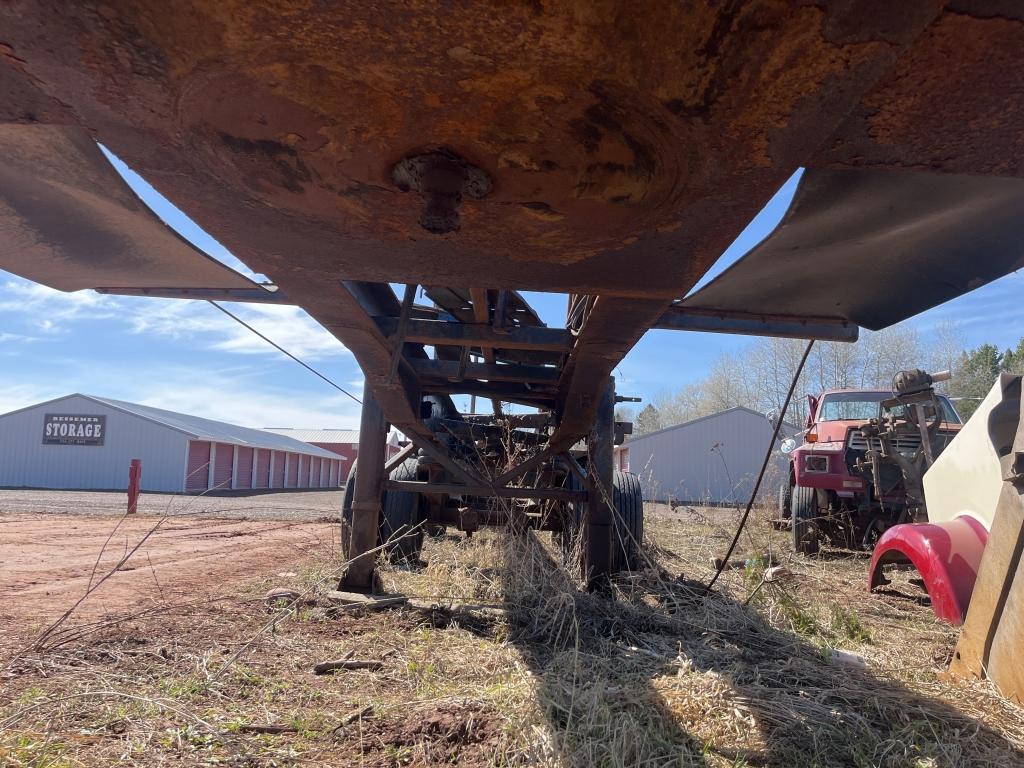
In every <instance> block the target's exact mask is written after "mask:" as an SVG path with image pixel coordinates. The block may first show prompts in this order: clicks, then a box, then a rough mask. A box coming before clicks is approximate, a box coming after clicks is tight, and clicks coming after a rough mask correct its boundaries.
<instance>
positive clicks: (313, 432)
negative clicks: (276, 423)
mask: <svg viewBox="0 0 1024 768" xmlns="http://www.w3.org/2000/svg"><path fill="white" fill-rule="evenodd" d="M263 431H265V432H273V433H274V434H275V435H285V436H287V437H292V438H295V439H296V440H301V441H302V442H304V443H351V444H352V445H356V444H358V443H359V430H358V429H292V428H291V427H264V428H263Z"/></svg>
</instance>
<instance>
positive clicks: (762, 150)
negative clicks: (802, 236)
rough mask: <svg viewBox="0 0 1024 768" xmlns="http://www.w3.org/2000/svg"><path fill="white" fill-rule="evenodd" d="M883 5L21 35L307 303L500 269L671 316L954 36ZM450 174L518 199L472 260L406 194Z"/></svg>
mask: <svg viewBox="0 0 1024 768" xmlns="http://www.w3.org/2000/svg"><path fill="white" fill-rule="evenodd" d="M869 5H870V6H871V7H870V8H869V9H858V4H856V3H854V4H850V3H842V4H838V6H837V7H836V9H830V8H821V7H818V6H816V5H813V4H806V5H803V4H798V5H794V4H793V3H791V2H788V0H787V1H786V2H783V1H781V0H778V1H775V2H772V1H767V0H766V1H762V2H733V3H726V4H721V3H717V2H706V3H687V4H674V3H648V4H641V5H639V6H638V5H636V4H634V3H620V2H609V1H607V0H606V1H605V2H592V1H591V0H581V1H580V2H555V3H544V2H521V3H500V4H495V3H487V2H483V3H481V2H476V1H475V0H472V1H470V0H467V1H466V2H461V3H460V2H456V3H440V2H437V3H434V2H412V3H407V2H375V3H366V2H339V3H331V4H321V3H311V2H258V3H254V2H249V1H244V2H243V1H240V0H236V1H234V2H232V1H230V0H229V1H227V2H188V1H187V0H171V2H166V0H161V2H155V1H153V0H150V1H149V2H118V1H117V0H115V1H114V2H105V3H103V4H94V3H76V4H73V5H69V4H66V3H47V2H13V3H8V4H6V5H5V6H4V9H3V11H2V16H0V18H2V19H3V25H2V29H3V36H4V39H3V42H4V43H6V44H7V46H8V47H9V48H10V51H11V53H10V56H14V57H17V59H18V60H19V61H20V62H23V64H21V66H22V67H23V68H24V72H25V73H26V74H27V76H28V77H30V78H31V79H32V80H33V82H35V83H36V84H38V85H39V86H40V88H41V89H42V90H43V91H44V92H45V93H46V94H48V95H49V96H51V97H52V98H53V99H55V100H56V101H57V102H59V103H61V104H65V105H67V106H68V108H69V109H70V110H71V111H72V113H73V114H74V116H75V118H76V119H78V120H79V121H81V122H82V123H83V124H84V125H85V126H87V127H88V128H89V129H91V130H92V131H94V133H95V135H96V136H97V137H98V138H100V139H101V140H102V141H104V143H106V144H107V145H108V146H109V147H111V149H112V150H113V151H114V152H115V153H117V154H118V155H119V156H120V157H122V159H124V160H125V161H126V162H127V163H128V164H129V165H130V166H131V167H132V168H134V169H135V170H136V171H138V172H139V173H141V174H142V175H143V176H144V177H145V178H147V179H148V180H149V181H150V182H151V183H153V184H154V185H155V186H156V187H157V188H158V189H160V190H161V191H162V192H164V193H165V194H166V195H167V196H168V197H170V198H171V199H172V200H175V201H176V202H178V203H179V204H181V205H182V206H183V207H184V208H185V209H186V210H187V211H188V212H190V213H192V214H194V215H195V216H196V217H197V219H198V221H199V222H200V223H201V224H202V225H203V226H204V227H205V228H207V229H208V230H210V231H211V232H213V233H215V234H217V235H218V236H219V237H220V238H221V239H222V241H224V242H225V244H226V245H228V246H229V247H230V248H231V249H232V250H233V251H235V252H236V254H237V255H239V256H240V257H242V258H243V259H245V260H246V261H247V262H249V261H251V262H252V263H251V264H250V266H253V267H254V268H256V269H259V270H260V271H261V272H264V273H265V274H270V275H272V276H274V278H275V279H277V280H278V281H279V282H281V283H282V285H283V284H284V280H283V275H284V274H285V273H288V272H290V271H293V270H294V271H302V272H303V273H304V274H306V275H310V276H312V275H322V276H323V277H324V278H337V277H344V278H345V279H353V280H371V281H396V280H401V281H409V282H417V283H421V284H443V285H464V284H467V282H468V280H467V278H469V277H471V276H477V275H478V274H479V272H480V270H481V269H482V268H486V271H487V272H488V273H489V277H490V283H491V284H493V285H496V286H507V287H513V288H527V289H530V288H533V289H536V288H547V289H550V290H576V291H579V292H592V293H598V292H602V291H604V292H616V293H625V294H631V295H636V296H648V297H650V296H655V295H660V296H664V297H665V298H670V297H672V296H674V295H675V294H677V293H678V291H679V290H680V288H681V287H684V286H685V284H686V283H687V282H688V281H692V280H695V279H696V277H697V276H699V274H700V273H701V272H702V271H703V270H704V268H706V266H707V265H708V264H709V263H710V261H711V260H712V259H714V258H715V257H717V255H718V254H719V253H720V251H721V248H722V245H723V243H727V242H728V240H730V239H731V238H732V237H733V236H734V235H735V234H736V232H737V231H738V228H739V227H741V226H742V224H745V223H746V221H747V220H749V214H750V213H751V212H752V211H754V210H756V209H757V208H758V207H759V206H760V205H761V204H762V203H763V202H764V201H765V199H767V197H768V196H769V195H770V194H771V193H772V192H773V191H774V190H775V188H777V186H778V185H779V184H780V183H781V181H782V180H784V179H785V178H786V177H787V176H788V175H789V173H791V172H792V170H793V169H794V168H795V167H796V166H797V165H799V164H800V163H801V162H803V161H804V160H805V159H806V154H807V152H808V151H809V149H810V148H812V147H813V146H814V145H816V144H817V143H818V142H819V141H821V140H822V139H824V138H825V137H826V136H827V134H828V132H829V131H830V130H831V128H833V127H834V126H835V125H836V124H837V123H838V122H839V120H840V119H841V118H843V117H844V116H845V115H846V113H847V112H848V110H849V106H850V103H851V101H853V100H854V99H856V98H859V97H861V96H862V95H863V94H864V93H865V92H866V91H867V89H868V88H869V87H870V86H871V85H873V84H874V82H875V81H876V80H877V78H878V77H879V76H880V75H881V74H882V73H883V72H884V71H886V70H887V69H888V68H889V67H891V66H892V65H893V64H894V63H895V61H896V58H897V56H898V54H899V52H900V50H901V47H902V46H904V45H906V44H907V43H909V42H910V41H912V40H913V39H914V38H915V37H916V36H917V35H918V34H919V33H920V32H921V31H922V30H923V29H924V27H925V25H926V24H927V23H928V22H929V21H930V20H931V17H932V15H933V14H934V13H935V12H936V11H937V4H934V3H922V4H915V8H916V9H917V10H915V11H914V12H908V11H907V10H906V9H904V8H899V9H888V8H887V4H882V5H881V7H879V4H877V3H871V4H869ZM431 149H447V150H450V151H452V152H454V153H456V154H458V155H459V156H460V157H462V158H465V160H466V161H467V162H469V163H471V164H472V165H473V166H475V167H478V168H480V169H482V170H483V171H484V172H485V173H486V174H487V176H488V177H489V178H490V179H491V180H492V182H493V190H492V192H491V193H490V194H489V195H487V196H486V197H485V198H483V199H482V200H478V201H474V200H469V199H467V200H466V201H465V202H464V204H463V206H462V210H461V219H462V226H461V229H460V230H459V232H458V234H454V233H453V234H451V235H443V236H440V237H437V236H430V235H428V233H426V232H424V230H423V229H422V227H421V226H420V223H419V219H420V215H421V212H422V202H421V200H419V199H418V196H416V195H409V194H403V193H402V192H401V191H400V190H399V189H397V187H396V185H395V184H394V183H393V180H392V178H391V173H392V169H394V167H395V166H396V164H398V163H399V161H401V160H402V159H403V158H405V157H407V156H409V155H410V154H415V153H417V152H423V151H428V150H431ZM485 260H486V261H485ZM624 265H631V268H629V269H624V268H623V266H624ZM641 265H642V267H641ZM638 267H641V268H638ZM651 272H656V273H657V274H658V275H659V277H660V278H661V279H659V280H658V281H652V280H650V279H649V275H650V273H651ZM289 293H290V294H293V293H294V291H289Z"/></svg>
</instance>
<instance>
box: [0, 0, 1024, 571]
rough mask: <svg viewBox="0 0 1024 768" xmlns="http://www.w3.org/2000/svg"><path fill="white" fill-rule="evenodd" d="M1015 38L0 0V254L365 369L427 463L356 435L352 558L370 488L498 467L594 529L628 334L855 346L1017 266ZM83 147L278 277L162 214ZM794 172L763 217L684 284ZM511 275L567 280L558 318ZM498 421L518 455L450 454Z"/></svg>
mask: <svg viewBox="0 0 1024 768" xmlns="http://www.w3.org/2000/svg"><path fill="white" fill-rule="evenodd" d="M1022 50H1024V9H1020V8H1018V6H1017V4H1013V3H1006V2H981V1H980V0H950V1H949V2H942V1H940V0H932V1H930V2H905V3H878V2H870V1H865V2H858V1H857V0H843V1H840V2H831V3H830V2H802V3H794V2H789V1H788V0H787V1H785V2H783V1H782V0H778V1H774V0H760V1H757V0H733V1H732V2H712V1H711V0H708V1H707V2H703V3H702V2H696V3H642V4H636V3H626V2H616V1H615V0H604V1H603V2H602V1H600V0H598V1H595V0H581V1H580V2H545V1H544V0H533V1H532V2H521V3H485V2H475V0H467V1H466V2H412V3H409V2H377V3H366V2H337V3H329V4H324V3H310V2H287V1H285V0H281V1H280V2H275V1H273V0H267V1H265V2H251V1H246V2H240V1H239V0H222V1H220V2H204V1H202V0H192V1H191V2H190V1H189V0H161V1H160V2H155V1H153V0H141V1H137V2H119V1H118V0H108V1H107V2H104V3H98V4H94V3H88V2H83V3H74V4H68V3H60V2H19V1H18V0H14V1H13V2H8V3H5V4H4V5H3V6H2V7H0V158H2V160H3V162H2V163H0V267H3V268H4V269H8V270H10V271H12V272H15V273H17V274H20V275H23V276H25V277H28V278H30V279H33V280H37V281H39V282H42V283H45V284H48V285H51V286H54V287H57V288H60V289H62V290H77V289H82V288H93V289H97V290H102V291H105V292H108V293H120V294H129V295H150V296H170V297H179V298H219V299H224V300H236V301H275V302H288V303H291V304H296V305H298V306H301V307H302V308H303V309H305V310H306V311H308V312H309V313H310V314H311V315H312V316H313V317H314V318H316V319H317V320H318V321H319V322H320V323H321V324H322V325H323V326H324V327H325V328H327V329H328V330H329V331H330V332H331V333H333V334H334V335H335V336H336V337H337V338H338V339H339V340H340V341H341V342H343V343H344V344H345V345H346V346H347V347H348V348H349V349H350V350H351V351H352V352H353V354H354V355H355V356H356V358H357V360H358V361H359V364H360V366H361V367H362V369H363V371H364V372H365V374H366V380H367V388H366V393H367V401H368V403H369V407H368V408H367V409H365V410H364V415H363V426H364V435H370V434H371V433H372V434H375V435H379V433H380V432H381V430H382V429H383V425H384V424H385V423H386V422H390V423H391V424H394V425H395V426H397V427H398V428H400V429H401V430H402V431H403V432H404V433H405V434H406V435H407V436H409V437H410V439H411V440H412V441H413V443H414V445H415V446H416V447H417V449H418V450H419V451H420V455H421V459H422V460H423V461H422V462H421V464H422V466H425V467H426V469H425V470H424V471H423V472H422V473H421V474H423V475H424V479H423V480H415V481H413V480H405V481H400V480H394V479H392V480H386V478H385V477H384V473H385V471H386V470H387V471H390V470H392V469H394V467H384V466H383V459H381V462H380V466H377V462H376V461H374V462H364V465H363V467H361V468H360V470H359V472H360V474H359V479H361V480H362V481H364V482H360V483H359V484H358V486H357V488H356V498H355V500H354V502H353V510H354V522H355V524H356V525H355V527H356V529H357V531H356V539H359V538H360V536H362V537H363V539H364V540H362V541H359V542H354V544H355V547H356V551H357V552H358V551H364V550H365V549H367V548H369V547H372V546H373V544H372V543H370V538H369V537H370V532H369V523H366V522H365V521H367V520H371V518H372V519H374V520H375V519H376V515H377V512H374V511H372V509H371V508H374V507H379V506H380V501H379V500H380V491H381V489H382V488H384V485H385V483H391V484H394V483H402V482H404V483H406V485H404V486H394V485H392V487H391V490H392V491H395V492H399V491H401V492H411V490H410V486H409V485H408V483H412V482H430V483H432V485H433V488H432V489H431V490H430V492H431V494H433V495H432V496H431V498H432V499H433V500H432V501H431V503H430V507H431V510H432V512H431V513H430V514H431V515H441V514H442V512H443V511H444V510H445V509H448V510H449V511H450V506H451V505H450V504H449V501H450V500H451V499H455V500H457V501H458V502H459V504H461V505H462V506H460V509H466V510H471V509H472V508H473V504H470V503H466V502H465V500H466V499H467V498H478V497H484V496H497V497H504V496H516V495H519V496H523V495H525V492H524V491H523V490H522V489H521V486H523V485H524V484H526V485H530V486H531V488H532V490H531V493H532V495H530V496H529V497H528V498H530V499H532V500H534V501H535V502H536V501H545V500H546V501H548V502H552V503H554V502H558V503H561V504H563V505H565V504H570V505H571V504H576V503H586V504H587V505H588V506H587V510H588V511H587V512H586V513H585V515H584V517H585V519H586V525H587V528H588V530H590V531H591V532H593V531H594V530H597V528H599V527H600V526H605V527H607V525H609V523H608V516H609V515H612V514H614V504H613V503H612V501H611V500H610V498H609V494H608V492H607V491H608V490H609V489H610V484H611V478H610V472H611V469H610V458H609V456H608V455H606V454H609V455H610V450H611V441H612V440H613V439H614V425H613V424H612V423H611V420H610V408H611V407H613V400H612V398H611V395H610V394H609V392H610V389H609V386H608V382H609V377H610V374H611V372H612V370H613V369H614V367H615V366H616V364H617V363H618V362H619V361H620V360H621V359H622V357H623V356H624V355H625V354H626V353H627V352H628V351H629V349H630V348H631V347H632V346H633V345H634V344H635V343H636V342H637V340H638V339H639V338H640V337H641V336H642V335H643V334H644V333H645V332H646V331H647V330H648V329H651V328H655V327H658V328H673V329H681V330H711V331H721V332H732V333H762V334H769V335H781V336H792V337H801V338H828V339H839V340H847V341H852V340H854V339H856V334H857V329H858V327H859V326H863V327H867V328H873V329H876V328H881V327H885V326H887V325H889V324H892V323H894V322H897V321H899V320H901V319H904V318H906V317H909V316H911V315H913V314H916V313H918V312H920V311H923V310H924V309H927V308H929V307H931V306H935V305H936V304H938V303H941V302H943V301H946V300H948V299H950V298H953V297H955V296H958V295H960V294H962V293H964V292H966V291H968V290H971V289H973V288H975V287H978V286H979V285H982V284H984V283H986V282H988V281H990V280H992V279H994V278H996V277H999V276H1001V275H1004V274H1007V273H1008V272H1011V271H1013V270H1015V269H1017V268H1018V267H1020V266H1021V264H1022V263H1024V249H1022V246H1021V245H1020V244H1021V243H1022V242H1024V237H1022V236H1024V224H1022V221H1024V217H1021V216H1020V211H1021V209H1022V203H1024V179H1022V171H1024V167H1022V164H1024V131H1021V130H1020V120H1019V117H1018V111H1019V110H1020V108H1021V105H1024V80H1022V79H1021V78H1020V77H1019V75H1018V69H1019V57H1020V52H1021V51H1022ZM97 142H99V143H102V144H103V145H104V146H105V147H107V148H108V149H109V150H110V151H111V152H113V153H114V154H115V155H117V156H118V157H120V158H121V159H122V160H123V161H124V162H125V163H127V165H128V166H130V167H131V168H132V169H134V170H135V171H136V172H138V173H139V174H141V175H142V177H144V178H145V179H146V180H147V181H148V182H150V183H151V184H153V185H154V186H155V187H156V188H157V189H158V190H159V191H160V192H161V193H162V194H163V195H165V196H166V197H167V198H169V199H170V200H171V201H172V202H174V203H175V204H176V205H177V206H178V207H180V208H181V209H182V210H183V211H185V212H186V213H187V214H188V215H189V216H190V217H191V218H192V219H193V220H195V221H196V222H197V223H198V224H199V225H200V226H202V227H203V228H204V229H205V230H206V231H207V232H209V233H210V234H212V235H213V236H214V237H215V238H216V239H217V240H218V241H220V242H221V243H222V244H223V245H225V246H226V247H227V248H228V249H230V250H231V251H232V252H233V253H234V254H235V255H237V256H238V257H239V258H240V259H242V260H243V261H244V262H245V263H246V264H247V265H248V266H249V267H251V268H252V269H253V270H255V271H257V272H259V273H262V274H265V275H267V276H269V277H270V278H271V279H272V281H273V283H274V286H275V288H274V289H273V290H269V289H268V288H267V287H264V286H261V285H258V284H256V283H253V282H252V281H250V280H248V279H247V278H244V277H242V276H240V275H238V274H236V273H234V272H232V271H231V270H229V269H227V268H226V267H222V266H221V265H220V264H219V263H218V262H216V261H214V260H212V259H210V258H209V257H207V256H206V255H205V254H202V253H200V252H199V251H197V250H195V249H194V248H193V247H192V246H191V245H189V244H188V243H186V242H185V241H183V240H182V239H181V238H179V237H177V235H175V234H174V233H173V232H171V231H170V230H169V229H167V227H166V226H165V225H163V223H162V222H160V221H159V220H157V219H156V218H155V217H154V216H153V215H152V214H151V213H150V212H149V211H148V209H146V207H145V206H144V205H143V204H142V203H141V202H140V201H139V200H138V199H137V198H136V197H135V196H134V194H133V193H132V192H131V190H130V189H128V187H127V186H126V185H125V184H124V183H123V182H122V181H121V180H120V177H119V176H118V174H117V173H116V172H115V171H114V170H113V168H112V167H111V166H110V164H109V162H108V161H107V159H106V157H105V156H104V154H103V153H102V152H101V151H100V149H99V148H98V147H97ZM801 167H803V168H806V169H807V170H806V171H805V172H804V175H803V177H802V180H801V182H800V187H799V189H798V191H797V194H796V197H795V198H794V201H793V204H792V205H791V207H790V210H789V212H788V213H787V215H786V218H785V219H784V221H783V222H782V224H781V225H780V227H779V228H778V229H777V230H776V231H775V232H774V233H773V234H772V235H771V236H770V237H769V238H767V239H766V240H765V241H764V242H763V243H762V244H761V245H760V246H758V247H757V248H755V249H754V250H753V251H752V252H750V253H749V254H748V255H747V256H746V257H744V259H742V260H741V261H740V262H739V263H738V264H737V265H735V266H734V267H733V268H732V269H730V270H728V271H727V272H725V273H724V274H723V275H721V276H720V277H719V278H717V279H716V280H714V281H712V282H711V283H710V284H709V285H708V286H706V287H705V288H703V289H702V290H699V291H697V292H695V293H694V294H693V295H691V296H688V295H687V294H688V292H689V291H690V289H691V288H692V287H693V285H694V284H695V283H696V281H697V280H698V279H699V278H700V277H701V275H702V274H704V272H706V271H707V269H708V268H709V267H710V266H711V265H712V264H713V262H714V261H715V260H716V259H717V258H718V256H719V255H720V254H721V253H722V252H723V250H724V249H725V248H726V247H727V246H728V245H729V243H730V242H731V241H732V240H733V239H734V238H735V237H736V236H737V234H738V233H739V232H740V231H741V230H742V229H743V227H744V226H745V225H746V224H747V223H748V222H749V221H750V220H751V219H752V217H753V216H754V215H755V214H756V213H757V211H758V210H759V209H760V208H761V207H762V206H763V205H764V204H765V202H766V201H767V200H768V199H769V198H770V197H771V195H772V194H773V193H774V192H775V191H776V190H777V189H778V188H779V186H780V185H781V184H782V183H783V182H784V181H785V180H786V179H787V178H789V177H790V176H791V175H792V174H793V173H794V171H796V170H797V169H798V168H801ZM826 281H827V282H828V283H829V284H830V285H831V286H833V288H831V289H827V290H826V289H824V288H823V283H825V282H826ZM394 283H401V284H404V285H406V286H407V288H406V289H405V291H404V292H402V293H403V295H401V296H399V295H396V293H395V292H394V291H393V290H392V288H391V287H390V285H389V284H394ZM837 285H838V286H842V288H843V290H842V291H841V292H837V291H836V290H835V289H834V286H837ZM419 287H422V288H425V290H426V294H425V295H426V296H427V297H428V298H429V299H430V302H429V303H428V302H417V288H419ZM523 290H537V291H554V292H561V293H564V294H566V297H567V317H566V323H565V325H564V327H559V328H549V327H546V326H545V325H544V324H543V323H541V322H540V320H539V319H538V318H537V316H536V315H535V314H534V313H533V312H532V310H531V309H530V308H529V307H528V305H527V304H526V303H525V301H523V299H522V297H521V296H520V294H518V293H517V291H523ZM459 393H466V394H475V395H478V396H480V397H483V398H486V399H490V400H492V401H493V403H494V408H493V409H494V412H495V415H494V417H492V418H491V421H490V423H485V422H486V420H485V419H480V418H467V417H465V416H463V415H460V414H457V413H455V411H454V408H453V407H452V405H451V400H450V397H449V396H450V395H452V394H459ZM503 402H507V403H518V404H522V405H527V406H534V407H536V408H537V409H539V411H540V415H539V416H537V417H535V420H534V421H533V422H530V423H529V424H527V425H526V426H523V427H519V426H517V425H514V424H513V425H512V427H509V425H510V423H511V422H510V421H509V420H508V419H504V418H502V419H499V418H498V417H499V416H502V417H504V414H503V413H502V411H501V408H502V406H501V403H503ZM424 403H427V406H425V405H424ZM378 407H379V408H378ZM477 422H480V423H479V424H478V423H477ZM459 424H462V425H466V424H469V425H476V427H479V428H478V429H477V431H476V432H474V431H473V430H472V429H469V430H468V431H467V429H465V428H464V427H462V426H458V425H459ZM453 425H454V426H453ZM499 427H500V428H503V429H508V428H512V429H513V430H514V438H515V441H516V444H517V445H522V446H526V447H528V448H529V450H528V451H527V455H528V458H527V459H526V460H525V461H524V462H519V461H512V462H510V461H509V456H508V455H505V456H504V457H503V458H502V459H501V461H504V462H505V463H504V465H501V462H500V461H497V460H493V461H492V460H490V459H488V460H481V459H480V458H479V457H476V458H474V456H473V455H472V454H471V453H467V451H466V448H467V446H470V447H472V446H477V447H478V442H479V440H480V434H479V431H480V429H484V431H486V429H488V428H490V429H496V428H499ZM455 433H459V434H455ZM467 435H468V436H467ZM491 437H492V443H493V434H492V435H491ZM367 439H370V438H369V437H367ZM373 439H374V440H376V437H374V438H373ZM581 439H586V440H587V444H588V449H589V453H590V455H589V460H588V461H587V462H585V463H586V464H587V467H583V466H581V465H580V463H579V462H576V461H575V459H574V458H573V456H572V455H570V453H569V450H570V448H571V447H572V446H573V445H575V444H576V443H577V442H578V441H580V440H581ZM452 440H455V441H457V442H456V443H453V442H452ZM364 447H366V448H372V449H374V450H376V446H375V445H374V444H367V445H366V446H364ZM371 452H372V451H371ZM597 452H600V453H601V455H600V456H597V455H596V454H597ZM506 454H507V452H506ZM361 455H363V456H364V457H365V456H368V455H369V454H368V453H366V452H364V453H363V454H361ZM370 464H373V465H374V466H369V465H370ZM516 464H518V466H514V465H516ZM556 465H557V466H556ZM597 475H601V476H600V477H598V476H597ZM570 478H575V479H574V480H572V481H570ZM584 480H585V481H586V482H585V483H584ZM573 482H576V483H583V484H584V485H585V486H586V487H576V488H570V487H569V486H571V485H572V483H573ZM360 486H361V488H362V489H361V490H360ZM517 488H518V490H517ZM601 489H603V490H601ZM598 491H600V494H599V495H600V496H601V498H603V499H604V500H605V501H606V502H607V503H604V502H599V501H598V500H596V496H595V494H597V493H598ZM437 498H441V499H442V502H441V503H437ZM602 506H605V507H608V509H604V510H602V509H599V508H600V507H602ZM594 508H598V509H597V510H596V511H594ZM467 514H468V513H467ZM557 525H559V523H552V526H557ZM360 529H362V532H361V533H360ZM373 533H374V535H376V533H375V529H374V531H373ZM602 535H604V534H601V535H597V536H596V537H595V536H591V540H592V541H593V540H595V539H596V540H600V539H601V536H602ZM588 546H589V547H590V566H591V569H592V570H596V571H598V572H600V571H603V570H607V569H608V568H609V567H610V566H609V562H610V560H609V556H608V555H607V551H606V550H607V547H606V546H605V545H604V544H600V543H599V544H597V545H595V544H593V543H592V544H590V545H588ZM356 570H357V571H358V570H359V569H356ZM368 572H369V571H368V570H366V569H364V571H363V572H362V573H361V575H360V574H359V573H357V574H356V576H355V577H353V580H354V581H356V582H357V581H359V579H363V580H364V581H365V578H367V574H368Z"/></svg>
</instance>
